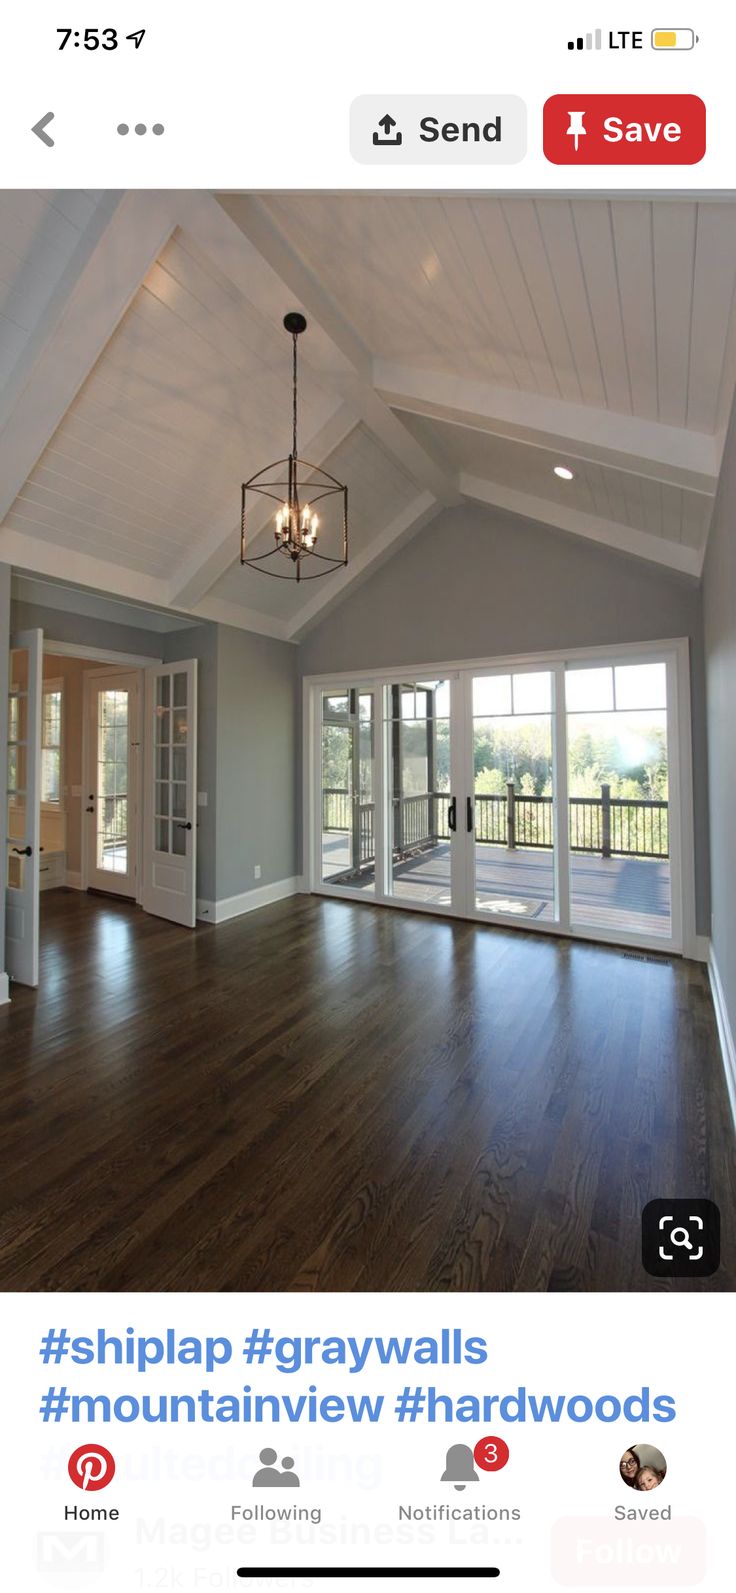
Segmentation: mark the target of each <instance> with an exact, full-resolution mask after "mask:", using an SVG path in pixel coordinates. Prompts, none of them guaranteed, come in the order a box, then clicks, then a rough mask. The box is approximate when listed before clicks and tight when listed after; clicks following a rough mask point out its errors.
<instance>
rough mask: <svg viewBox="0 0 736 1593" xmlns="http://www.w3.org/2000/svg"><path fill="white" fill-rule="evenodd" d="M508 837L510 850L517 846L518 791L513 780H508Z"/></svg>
mask: <svg viewBox="0 0 736 1593" xmlns="http://www.w3.org/2000/svg"><path fill="white" fill-rule="evenodd" d="M506 837H507V845H508V847H509V850H510V851H513V850H514V847H515V846H516V792H515V790H514V782H513V780H507V781H506Z"/></svg>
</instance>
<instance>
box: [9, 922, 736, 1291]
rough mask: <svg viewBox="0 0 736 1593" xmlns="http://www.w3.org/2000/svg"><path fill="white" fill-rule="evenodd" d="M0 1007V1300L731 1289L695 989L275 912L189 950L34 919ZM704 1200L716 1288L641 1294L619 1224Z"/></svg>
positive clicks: (687, 967)
mask: <svg viewBox="0 0 736 1593" xmlns="http://www.w3.org/2000/svg"><path fill="white" fill-rule="evenodd" d="M42 922H43V928H42V955H41V984H40V988H39V990H38V991H29V990H23V989H20V988H16V989H15V990H14V994H13V1000H12V1002H11V1004H10V1006H9V1007H6V1008H4V1009H2V1011H0V1052H1V1060H0V1286H2V1287H3V1288H6V1289H29V1290H30V1289H46V1290H55V1289H76V1290H90V1289H106V1290H113V1291H116V1290H133V1291H135V1290H144V1289H151V1290H155V1289H183V1290H199V1289H217V1290H239V1289H274V1290H287V1289H293V1290H297V1291H304V1292H313V1291H320V1290H326V1289H333V1290H357V1291H361V1290H372V1289H377V1290H387V1291H394V1290H397V1289H407V1290H428V1291H436V1290H450V1291H452V1290H455V1291H468V1290H481V1291H491V1290H496V1289H506V1290H525V1289H528V1290H553V1291H571V1290H585V1291H595V1290H607V1289H632V1290H646V1289H662V1288H664V1289H685V1290H687V1289H692V1288H693V1287H698V1288H701V1289H706V1290H708V1289H711V1290H725V1289H732V1288H734V1286H736V1259H735V1257H734V1249H733V1218H734V1213H735V1212H736V1169H735V1166H734V1139H733V1131H732V1124H731V1119H730V1115H729V1108H728V1101H727V1095H726V1090H725V1084H724V1079H723V1072H722V1066H721V1061H720V1055H719V1050H718V1041H717V1035H716V1028H715V1018H714V1013H713V1007H712V1002H711V997H710V991H709V988H708V980H707V975H706V972H705V970H704V968H702V967H701V966H700V965H699V964H695V963H687V962H684V961H680V960H678V959H676V958H673V959H669V958H666V957H663V958H657V957H646V956H643V955H638V954H637V955H633V956H632V955H631V954H627V953H625V952H622V951H619V950H616V949H614V948H612V947H602V946H597V945H595V944H592V943H591V944H584V943H582V942H573V941H564V940H558V939H554V938H552V937H548V936H539V935H535V934H533V933H530V932H528V931H527V932H524V931H516V930H507V929H504V928H501V927H499V926H491V925H489V926H487V927H486V926H485V925H482V926H477V925H473V924H469V923H462V922H455V921H450V920H446V919H444V920H443V919H433V918H431V917H429V916H427V915H414V914H410V913H402V912H397V911H390V910H386V909H381V908H377V907H375V906H371V905H369V904H367V903H366V904H363V903H359V904H354V903H348V902H339V901H330V900H325V899H320V898H318V897H304V896H300V897H296V898H293V899H291V900H289V901H286V902H281V903H278V904H275V905H273V906H272V907H267V908H264V909H262V910H261V911H260V912H258V913H253V914H250V915H248V916H247V917H244V918H242V919H236V920H233V921H232V922H230V923H228V924H223V925H219V926H217V927H215V926H213V925H202V926H199V927H198V928H197V930H196V931H194V932H191V931H187V930H183V929H180V928H178V927H177V926H175V925H171V924H167V923H164V922H162V921H161V920H159V919H154V918H150V917H148V916H147V915H146V914H144V913H142V912H140V911H139V910H138V909H136V908H134V907H132V906H131V905H129V904H127V903H123V902H120V901H115V900H112V899H109V900H108V899H105V898H102V897H90V896H84V895H82V894H81V893H79V892H71V891H54V892H47V893H45V895H44V898H43V900H42ZM675 1194H681V1195H708V1196H710V1198H712V1199H713V1200H715V1201H717V1203H718V1204H719V1205H720V1207H721V1211H722V1216H723V1219H724V1220H723V1242H724V1257H723V1263H722V1266H721V1268H720V1270H719V1272H718V1273H717V1274H716V1275H715V1276H714V1277H713V1278H711V1279H706V1280H702V1281H700V1282H699V1283H697V1284H692V1283H690V1282H689V1281H688V1280H685V1282H683V1283H670V1282H668V1281H666V1280H665V1281H655V1280H654V1279H651V1278H649V1277H648V1276H647V1274H646V1273H644V1272H643V1270H642V1267H641V1262H640V1217H641V1209H642V1206H643V1205H645V1204H646V1202H647V1201H648V1200H650V1199H652V1198H654V1197H655V1196H664V1195H675Z"/></svg>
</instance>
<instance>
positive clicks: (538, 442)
mask: <svg viewBox="0 0 736 1593" xmlns="http://www.w3.org/2000/svg"><path fill="white" fill-rule="evenodd" d="M373 378H374V382H375V385H376V387H377V389H378V391H379V392H380V393H381V395H382V397H383V399H384V400H385V402H386V403H388V404H390V405H392V406H393V407H394V408H397V409H403V410H406V411H407V412H408V413H411V414H415V415H423V416H425V417H426V418H427V419H429V420H439V421H443V422H444V423H446V424H448V425H457V426H464V427H467V428H469V429H470V430H473V431H481V432H487V433H489V434H490V435H491V436H496V437H505V438H508V439H510V440H514V441H518V442H526V443H529V444H532V445H533V446H534V447H538V448H539V447H542V448H546V449H548V450H549V451H550V452H565V453H568V454H570V456H571V457H574V458H578V459H584V460H587V461H595V462H598V463H600V464H607V465H612V466H613V467H614V468H616V469H619V470H623V471H626V472H627V473H628V474H630V475H638V476H645V477H649V478H651V479H653V480H658V481H664V482H667V483H669V484H671V485H674V486H680V487H684V488H685V489H686V490H688V491H690V492H701V493H704V494H705V495H707V496H713V495H714V494H715V489H716V486H717V483H718V475H719V471H720V466H721V455H722V441H721V438H720V437H719V436H717V435H712V434H710V433H706V432H694V431H688V430H687V428H685V427H679V426H670V425H666V424H664V423H663V422H662V421H653V420H643V419H641V418H640V417H638V416H635V415H621V414H619V413H617V412H614V411H612V410H606V409H600V408H596V407H595V406H593V405H587V404H575V403H571V402H570V401H569V400H568V399H562V398H554V397H546V396H544V395H542V394H539V393H526V392H517V391H516V390H515V389H513V390H512V389H511V388H506V387H500V386H498V385H496V384H494V383H490V382H480V381H477V380H475V379H471V378H467V377H463V376H453V375H450V374H448V373H447V372H444V371H425V370H420V369H417V368H415V367H411V366H406V365H403V366H402V365H396V364H392V363H391V362H389V361H386V360H376V361H375V362H374V367H373Z"/></svg>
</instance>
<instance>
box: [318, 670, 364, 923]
mask: <svg viewBox="0 0 736 1593" xmlns="http://www.w3.org/2000/svg"><path fill="white" fill-rule="evenodd" d="M321 702H322V712H321V759H320V769H321V790H320V798H321V830H320V869H321V874H320V877H321V880H322V883H323V884H324V885H329V886H331V887H335V886H337V887H339V888H348V889H350V890H363V891H365V892H366V893H368V894H374V893H375V889H376V841H375V836H376V803H375V709H374V705H375V697H374V693H373V692H372V691H363V690H361V688H360V687H359V686H346V687H340V688H339V689H336V690H335V691H331V692H322V697H321Z"/></svg>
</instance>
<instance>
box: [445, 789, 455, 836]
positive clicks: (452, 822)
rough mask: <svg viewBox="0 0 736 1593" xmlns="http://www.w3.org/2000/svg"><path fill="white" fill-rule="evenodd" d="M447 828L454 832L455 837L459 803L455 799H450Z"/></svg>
mask: <svg viewBox="0 0 736 1593" xmlns="http://www.w3.org/2000/svg"><path fill="white" fill-rule="evenodd" d="M447 828H448V830H451V831H452V834H453V835H454V834H455V831H456V829H457V802H456V800H455V798H454V797H450V806H449V808H448V809H447Z"/></svg>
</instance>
